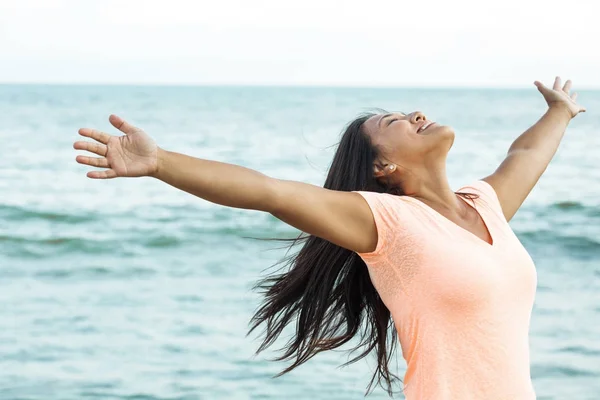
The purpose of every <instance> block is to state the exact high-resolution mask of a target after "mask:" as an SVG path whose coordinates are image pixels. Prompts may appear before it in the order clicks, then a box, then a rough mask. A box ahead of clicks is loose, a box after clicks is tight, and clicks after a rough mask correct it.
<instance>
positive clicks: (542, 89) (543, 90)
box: [533, 81, 548, 94]
mask: <svg viewBox="0 0 600 400" xmlns="http://www.w3.org/2000/svg"><path fill="white" fill-rule="evenodd" d="M533 84H534V85H535V86H537V88H538V90H539V91H540V93H542V94H544V93H545V92H547V91H548V88H547V87H546V86H544V84H543V83H542V82H540V81H535V82H533Z"/></svg>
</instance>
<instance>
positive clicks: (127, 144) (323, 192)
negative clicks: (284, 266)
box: [73, 115, 377, 252]
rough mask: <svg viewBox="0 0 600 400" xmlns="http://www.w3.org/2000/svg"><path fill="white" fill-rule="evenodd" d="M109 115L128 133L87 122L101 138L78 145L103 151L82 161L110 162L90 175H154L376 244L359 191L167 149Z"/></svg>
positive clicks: (304, 226)
mask: <svg viewBox="0 0 600 400" xmlns="http://www.w3.org/2000/svg"><path fill="white" fill-rule="evenodd" d="M109 121H110V123H111V124H112V125H113V126H114V127H115V128H117V129H119V130H120V131H121V132H123V133H124V134H125V135H121V136H113V135H109V134H108V133H105V132H101V131H98V130H96V129H90V128H82V129H80V130H79V134H80V135H81V136H84V137H89V138H92V139H94V140H95V141H96V142H87V141H77V142H75V143H74V144H73V147H74V148H75V149H77V150H86V151H89V152H91V153H94V154H97V155H99V156H101V157H89V156H83V155H78V156H77V157H76V160H77V162H78V163H80V164H84V165H90V166H93V167H99V168H108V169H105V170H103V171H90V172H88V173H87V176H88V177H89V178H92V179H113V178H118V177H142V176H151V177H155V178H157V179H159V180H161V181H163V182H165V183H168V184H169V185H171V186H174V187H176V188H178V189H181V190H183V191H186V192H188V193H191V194H193V195H194V196H198V197H200V198H203V199H205V200H208V201H210V202H212V203H216V204H220V205H223V206H227V207H235V208H245V209H252V210H259V211H264V212H269V213H271V214H272V215H274V216H275V217H277V218H279V219H280V220H282V221H284V222H286V223H288V224H289V225H291V226H293V227H295V228H297V229H300V230H301V231H304V232H306V233H309V234H311V235H315V236H318V237H320V238H322V239H325V240H328V241H330V242H332V243H334V244H336V245H338V246H341V247H344V248H346V249H349V250H352V251H357V252H369V251H372V250H374V249H375V246H376V244H377V229H376V226H375V221H374V218H373V214H372V213H371V209H370V208H369V205H368V204H367V202H366V201H365V200H364V199H363V198H362V196H361V195H359V194H358V193H352V192H342V191H336V190H328V189H325V188H322V187H319V186H314V185H309V184H306V183H301V182H295V181H287V180H280V179H274V178H271V177H268V176H266V175H264V174H262V173H260V172H257V171H254V170H252V169H249V168H245V167H241V166H239V165H233V164H227V163H222V162H218V161H211V160H202V159H199V158H195V157H190V156H187V155H185V154H180V153H175V152H170V151H165V150H163V149H161V148H159V147H158V146H157V145H156V143H155V142H154V140H152V138H150V136H148V134H147V133H145V132H144V131H143V130H142V129H140V128H137V127H135V126H133V125H131V124H129V123H128V122H126V121H125V120H123V119H122V118H120V117H118V116H116V115H111V116H110V118H109Z"/></svg>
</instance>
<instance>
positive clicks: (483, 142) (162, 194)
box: [0, 84, 600, 400]
mask: <svg viewBox="0 0 600 400" xmlns="http://www.w3.org/2000/svg"><path fill="white" fill-rule="evenodd" d="M578 101H579V102H580V103H581V104H582V105H584V106H586V107H587V109H588V111H587V112H586V113H583V114H581V115H579V116H577V117H576V118H575V119H574V120H573V121H572V122H571V124H570V126H569V127H568V129H567V132H566V134H565V136H564V138H563V140H562V143H561V145H560V147H559V149H558V151H557V153H556V155H555V157H554V159H553V160H552V162H551V163H550V165H549V166H548V168H547V170H546V171H545V173H544V175H543V176H542V177H541V179H540V180H539V182H538V184H537V185H536V187H535V188H534V190H533V191H532V193H531V194H530V196H529V197H528V198H527V200H526V201H525V203H524V204H523V206H522V207H521V209H520V210H519V212H518V213H517V214H516V215H515V217H514V218H513V219H512V220H511V222H510V224H511V226H512V228H513V230H514V231H515V233H516V234H517V236H518V237H519V239H520V240H521V242H522V243H523V245H524V246H525V248H526V249H527V250H528V252H529V253H530V255H531V257H532V258H533V260H534V262H535V264H536V267H537V274H538V287H537V294H536V300H535V305H534V308H533V315H532V320H531V326H530V339H529V341H530V347H531V375H532V379H533V384H534V387H535V391H536V393H537V397H538V399H539V400H563V399H569V400H571V399H577V400H588V399H589V400H592V399H599V398H600V91H592V90H587V91H586V90H584V91H581V92H580V94H579V99H578ZM375 108H382V109H386V110H390V111H403V112H410V111H413V110H420V111H422V112H424V113H425V114H426V115H427V117H428V118H429V119H432V120H434V121H437V122H438V123H442V124H445V125H450V126H452V127H453V128H454V130H455V132H456V138H455V141H454V146H453V147H452V149H451V150H450V153H449V154H448V177H449V180H450V184H451V186H452V187H453V188H455V189H458V188H459V187H460V186H461V185H463V184H467V183H470V182H472V181H473V180H476V179H480V178H482V177H485V176H487V175H489V174H491V173H492V172H494V170H495V169H496V167H498V165H499V164H500V163H501V162H502V160H503V158H504V156H505V155H506V152H507V150H508V148H509V146H510V145H511V143H512V142H513V141H514V140H515V139H516V138H517V137H518V136H519V135H520V134H521V133H522V132H524V131H525V130H526V129H527V128H528V127H530V126H531V125H532V124H534V123H535V122H536V121H537V120H538V119H539V118H540V117H541V116H542V115H543V113H544V112H545V110H546V108H547V106H546V104H545V102H544V99H543V98H542V96H541V95H540V94H539V93H538V92H537V90H536V88H535V87H534V86H533V85H532V86H531V88H521V89H475V88H342V87H333V88H328V87H251V86H240V87H237V86H222V87H217V86H214V87H213V86H115V85H112V86H111V85H95V86H94V85H89V86H86V85H37V84H31V85H0V400H17V399H19V400H42V399H43V400H54V399H56V400H76V399H77V400H79V399H82V400H87V399H112V400H195V399H210V400H212V399H228V400H246V399H263V400H275V399H299V400H302V399H310V400H319V399H328V400H338V399H339V400H351V399H362V398H364V396H365V392H366V387H367V385H368V383H369V381H370V379H371V376H372V374H373V371H374V367H375V359H374V357H367V358H366V359H364V360H361V361H359V362H357V363H354V364H351V365H349V366H345V367H343V368H342V367H340V366H341V365H342V364H344V363H345V362H346V361H348V359H349V358H348V356H349V355H348V353H347V351H346V350H348V349H350V348H351V347H352V346H351V345H348V346H347V347H343V348H341V349H340V350H339V351H331V352H328V353H321V354H319V355H317V356H316V357H314V358H313V359H311V360H310V361H308V362H307V363H306V364H304V365H302V366H300V367H299V368H297V369H295V370H293V371H292V372H290V373H288V374H286V375H283V376H281V377H278V378H274V376H275V375H276V374H278V373H279V372H280V371H281V370H282V369H284V368H285V367H286V366H287V365H288V364H287V363H286V362H281V361H273V359H274V358H275V357H276V356H277V355H278V354H280V353H279V352H277V351H276V350H277V349H278V348H280V347H283V346H285V344H286V342H287V339H289V335H290V334H292V333H293V329H291V330H289V331H287V332H286V334H287V335H288V336H285V335H284V336H285V337H282V338H281V339H280V340H279V341H278V342H277V343H276V344H275V346H274V349H273V350H267V351H265V352H263V353H259V354H258V355H257V354H255V353H256V350H257V347H258V344H259V343H260V338H261V336H260V333H261V332H260V330H259V332H257V333H253V334H251V335H247V330H248V326H249V325H248V323H249V320H250V318H251V316H252V314H253V312H254V311H255V309H256V308H257V306H258V305H259V303H260V301H261V295H260V293H258V292H256V291H253V290H252V287H253V285H254V284H255V283H256V282H257V280H258V279H260V278H261V277H264V276H266V275H267V274H269V273H271V272H272V269H269V267H270V266H272V265H273V264H275V263H276V262H277V261H279V260H280V259H281V258H282V257H284V255H285V253H286V251H287V248H285V247H284V245H283V244H282V243H280V242H273V241H264V240H257V238H291V237H295V236H296V235H297V234H298V231H297V230H296V229H294V228H292V227H290V226H288V225H286V224H284V223H283V222H281V221H279V220H277V219H276V218H274V217H272V216H271V215H269V214H265V213H261V212H259V211H250V210H240V209H230V208H226V207H222V206H219V205H215V204H212V203H209V202H207V201H205V200H202V199H200V198H197V197H194V196H192V195H190V194H187V193H185V192H182V191H179V190H177V189H175V188H173V187H170V186H168V185H166V184H165V183H162V182H160V181H158V180H156V179H153V178H147V177H144V178H118V179H112V180H93V179H89V178H87V177H86V173H87V172H88V171H90V170H92V168H91V167H87V166H83V165H80V164H78V163H76V162H75V157H76V156H77V155H78V154H82V152H81V151H77V150H74V149H73V147H72V145H73V142H75V141H77V140H80V139H82V138H81V137H80V136H78V134H77V130H78V129H79V128H81V127H93V128H97V129H100V130H103V131H105V132H108V133H111V134H119V132H118V131H117V130H116V129H114V128H113V127H112V126H111V125H110V124H109V122H108V116H109V115H110V114H111V113H114V114H117V115H119V116H122V117H123V118H125V119H126V120H128V121H130V122H131V123H132V124H134V125H136V126H139V127H140V128H142V129H144V130H145V131H146V132H147V133H149V134H150V135H151V136H152V137H153V138H154V139H155V140H156V142H157V143H158V144H159V146H161V147H162V148H164V149H167V150H171V151H176V152H181V153H185V154H188V155H191V156H194V157H199V158H205V159H211V160H219V161H223V162H228V163H235V164H239V165H243V166H245V167H248V168H252V169H255V170H258V171H260V172H263V173H265V174H267V175H269V176H272V177H275V178H281V179H293V180H298V181H303V182H306V183H312V184H315V185H319V186H322V185H323V182H324V180H325V176H326V173H327V169H328V166H329V163H330V161H331V159H332V156H333V153H334V151H335V147H336V144H337V142H338V140H339V138H340V134H341V132H342V129H343V128H344V126H345V124H346V123H348V122H349V121H351V120H352V119H353V118H354V117H355V116H357V115H359V114H361V113H363V112H367V111H370V110H372V109H375ZM391 369H392V371H393V372H396V373H397V374H398V375H399V376H400V377H402V376H403V374H404V371H405V369H406V365H405V362H404V360H403V359H402V357H401V354H400V353H399V354H398V357H397V358H396V359H394V360H393V361H392V367H391ZM395 390H396V392H397V395H396V396H395V398H399V399H402V398H404V397H403V395H402V393H401V383H398V384H397V385H396V386H395ZM368 398H370V399H386V398H388V395H387V393H385V392H384V391H383V390H382V389H380V388H376V389H375V390H374V391H373V392H372V393H370V394H369V395H368ZM457 400H462V399H457Z"/></svg>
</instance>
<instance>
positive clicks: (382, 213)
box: [355, 191, 404, 264]
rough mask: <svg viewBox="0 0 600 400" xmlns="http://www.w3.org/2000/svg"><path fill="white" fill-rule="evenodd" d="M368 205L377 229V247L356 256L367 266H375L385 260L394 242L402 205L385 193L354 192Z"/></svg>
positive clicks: (393, 196)
mask: <svg viewBox="0 0 600 400" xmlns="http://www.w3.org/2000/svg"><path fill="white" fill-rule="evenodd" d="M355 193H358V194H360V195H361V196H362V197H363V199H365V201H366V202H367V204H368V205H369V208H370V209H371V212H372V213H373V219H374V220H375V225H376V228H377V245H376V247H375V250H373V251H372V252H369V253H358V252H357V254H358V255H359V256H360V257H361V258H362V259H363V260H364V261H365V262H366V263H367V264H377V263H380V262H381V261H384V260H387V258H388V253H389V252H390V248H391V245H392V244H393V243H394V242H395V241H396V238H397V233H398V230H399V228H400V226H401V225H400V215H401V212H402V210H401V209H402V207H403V205H404V204H403V203H402V201H401V200H400V199H399V197H398V196H395V195H392V194H387V193H376V192H364V191H355Z"/></svg>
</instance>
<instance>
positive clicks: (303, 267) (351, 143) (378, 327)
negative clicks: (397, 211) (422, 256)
mask: <svg viewBox="0 0 600 400" xmlns="http://www.w3.org/2000/svg"><path fill="white" fill-rule="evenodd" d="M373 115H375V114H372V113H367V114H363V115H361V116H359V117H358V118H356V119H355V120H354V121H352V122H350V123H349V124H348V125H347V127H346V129H345V131H344V133H343V135H342V138H341V141H340V142H339V144H338V148H337V150H336V153H335V156H334V158H333V161H332V163H331V166H330V168H329V173H328V175H327V179H326V180H325V184H324V185H323V187H325V188H327V189H332V190H341V191H371V192H378V193H390V194H394V195H403V194H404V193H403V192H402V189H401V188H400V187H392V186H391V185H390V184H389V182H387V181H383V182H382V181H381V180H380V181H378V180H376V178H375V176H374V175H373V164H374V162H375V161H376V159H377V157H378V154H379V153H378V150H377V149H376V148H375V147H374V146H373V145H372V143H371V140H370V137H369V136H368V135H367V134H365V132H364V131H363V125H364V123H365V121H367V119H369V118H370V117H371V116H373ZM457 194H459V195H463V196H469V194H468V193H457ZM276 240H282V241H287V242H291V245H290V249H292V248H293V247H294V246H295V245H298V244H303V245H302V248H301V249H300V250H299V251H298V252H297V253H295V254H293V255H290V256H286V257H285V258H284V259H282V260H281V261H279V262H278V263H277V264H275V265H281V266H282V267H281V269H282V270H283V269H286V270H287V271H286V272H284V273H279V274H273V275H271V276H267V277H266V278H264V279H262V280H261V281H259V282H258V283H257V285H256V286H255V289H259V290H261V291H262V293H263V294H264V295H265V299H264V302H263V303H262V304H261V305H260V307H259V308H258V310H257V311H256V313H255V314H254V316H253V317H252V320H251V322H250V330H249V332H248V334H250V333H251V332H253V331H254V330H255V329H256V328H257V327H258V326H260V325H261V324H263V323H266V329H265V337H264V340H263V342H262V344H261V345H260V347H259V348H258V350H257V353H260V352H261V351H263V350H265V349H266V348H268V347H269V346H271V345H272V344H273V343H274V342H275V340H276V339H277V338H278V337H279V336H280V334H281V333H282V332H283V330H284V328H285V327H286V326H287V325H288V324H290V323H291V322H295V326H296V331H295V335H294V336H293V337H292V338H291V339H290V340H289V342H288V343H287V345H286V347H285V348H284V349H281V351H283V354H281V355H280V356H278V357H277V358H276V360H278V361H281V360H293V362H292V364H291V365H290V366H288V367H287V368H285V369H284V370H283V371H282V372H281V373H279V374H278V375H277V376H281V375H283V374H285V373H287V372H289V371H291V370H293V369H294V368H296V367H297V366H299V365H300V364H303V363H304V362H306V361H308V360H309V359H310V358H312V357H313V356H315V355H316V354H318V353H320V352H322V351H325V350H332V349H335V348H337V347H340V346H342V345H343V344H345V343H347V342H349V341H350V340H351V339H352V338H354V337H355V336H357V337H358V344H356V346H354V347H353V348H352V349H351V350H350V353H354V352H356V351H358V350H359V349H360V354H358V355H357V356H356V357H354V358H353V359H351V360H350V361H348V362H347V363H345V364H343V365H348V364H350V363H353V362H356V361H358V360H360V359H362V358H364V357H365V356H367V355H368V354H369V353H371V351H373V350H375V353H376V357H377V368H376V370H375V373H374V374H373V377H372V378H371V381H370V383H369V385H368V387H367V392H366V394H368V393H369V392H370V391H371V390H372V387H373V383H375V380H377V384H378V385H380V386H381V387H382V388H383V389H384V390H386V391H387V393H388V394H389V395H390V396H392V395H393V389H392V385H393V383H394V382H395V381H397V380H398V379H399V378H398V376H397V375H395V374H393V373H391V372H390V370H389V365H388V364H389V362H390V360H391V358H392V356H393V355H394V352H395V349H396V347H397V334H396V329H395V326H394V323H393V321H392V318H391V314H390V311H389V310H388V309H387V307H386V306H385V305H384V303H383V301H382V300H381V298H380V297H379V294H378V293H377V291H376V290H375V287H374V286H373V284H372V283H371V279H370V278H369V273H368V270H367V265H366V264H365V262H364V261H363V260H362V259H361V258H360V256H358V254H356V253H355V252H353V251H351V250H348V249H345V248H342V247H340V246H337V245H335V244H333V243H331V242H328V241H327V240H324V239H321V238H319V237H316V236H314V235H307V234H304V233H303V234H300V235H299V236H298V237H297V238H295V239H276ZM286 267H287V268H286ZM384 384H385V386H384ZM366 394H365V395H366Z"/></svg>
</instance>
